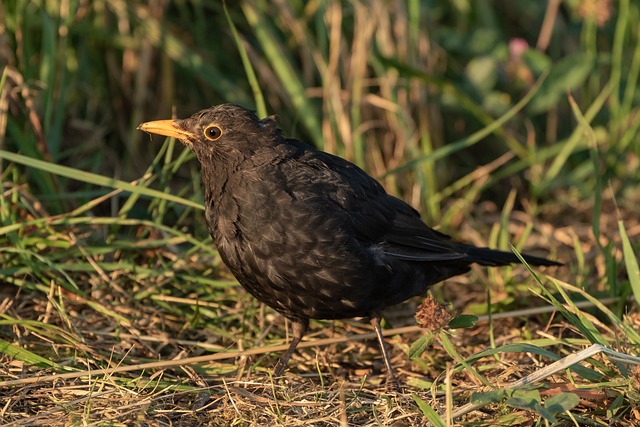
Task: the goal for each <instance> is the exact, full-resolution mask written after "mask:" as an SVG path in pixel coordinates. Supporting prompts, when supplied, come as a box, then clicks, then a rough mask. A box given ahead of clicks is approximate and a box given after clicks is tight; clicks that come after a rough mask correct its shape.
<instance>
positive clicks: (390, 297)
mask: <svg viewBox="0 0 640 427" xmlns="http://www.w3.org/2000/svg"><path fill="white" fill-rule="evenodd" d="M139 129H141V130H144V131H146V132H150V133H156V134H160V135H166V136H172V137H176V138H178V139H180V140H181V141H182V142H183V143H185V144H186V145H187V146H188V147H189V148H191V149H192V150H193V151H194V152H195V154H196V156H197V158H198V161H199V162H200V165H201V167H202V180H203V183H204V188H205V206H206V221H207V225H208V228H209V232H210V234H211V236H212V237H213V240H214V242H215V244H216V245H217V247H218V251H219V253H220V256H221V257H222V260H223V261H224V263H225V264H226V265H227V267H228V268H229V269H230V270H231V272H232V273H233V274H234V276H235V277H236V278H237V279H238V281H239V282H240V284H241V285H242V286H243V287H244V288H245V289H246V290H247V291H249V292H250V293H251V294H252V295H253V296H254V297H256V298H257V299H258V300H260V301H262V302H264V303H265V304H267V305H268V306H270V307H272V308H273V309H275V310H276V311H278V312H280V313H282V314H283V315H284V316H286V317H287V318H288V319H290V320H291V321H292V322H293V326H294V340H293V342H292V343H291V346H290V347H289V350H288V351H287V353H286V354H285V355H284V356H283V357H282V358H281V359H280V362H279V363H278V365H277V367H276V372H275V373H276V375H281V374H282V372H283V370H284V367H285V365H286V363H287V361H288V359H289V358H290V356H291V354H292V353H293V351H294V350H295V347H296V346H297V344H298V342H299V341H300V339H301V338H302V336H303V335H304V333H305V332H306V330H307V327H308V323H309V319H342V318H350V317H358V316H369V317H370V318H371V319H372V324H373V325H374V328H375V330H376V332H377V333H378V338H379V340H380V344H381V348H382V352H383V355H384V357H385V363H386V364H387V368H388V375H389V378H388V379H389V382H390V383H395V378H394V376H393V370H392V369H391V365H390V363H389V358H388V356H387V352H386V349H385V347H384V340H383V339H382V334H381V331H380V325H379V320H380V317H379V316H380V314H379V313H380V310H383V309H384V308H385V307H387V306H390V305H393V304H397V303H399V302H402V301H404V300H406V299H408V298H411V297H413V296H418V295H424V294H425V292H426V291H427V289H428V288H429V287H430V286H431V285H433V284H435V283H438V282H440V281H442V280H444V279H447V278H449V277H451V276H455V275H458V274H463V273H465V272H467V271H469V265H470V264H472V263H478V264H481V265H487V266H499V265H506V264H509V263H514V262H518V259H517V258H516V257H515V255H513V254H511V253H508V252H501V251H496V250H492V249H487V248H477V247H474V246H470V245H465V244H462V243H455V242H452V241H451V240H450V238H449V237H448V236H446V235H445V234H442V233H440V232H438V231H435V230H433V229H431V228H429V227H428V226H427V225H426V224H425V223H424V222H422V220H421V219H420V215H419V213H418V212H417V211H416V210H415V209H413V208H412V207H411V206H409V205H408V204H406V203H405V202H403V201H401V200H400V199H397V198H395V197H393V196H391V195H389V194H387V193H386V191H385V190H384V189H383V187H382V186H381V185H380V184H379V183H378V182H377V181H376V180H374V179H373V178H371V177H370V176H369V175H367V174H366V173H365V172H364V171H363V170H362V169H360V168H358V167H357V166H355V165H354V164H352V163H350V162H348V161H346V160H344V159H342V158H340V157H337V156H334V155H331V154H328V153H325V152H322V151H319V150H316V149H314V148H312V147H310V146H308V145H305V144H303V143H302V142H300V141H297V140H293V139H287V138H285V137H284V136H283V135H282V133H281V131H280V130H279V129H278V128H277V125H276V122H275V120H274V119H273V118H265V119H259V118H258V117H257V116H256V115H255V114H254V113H253V112H251V111H250V110H247V109H245V108H243V107H240V106H237V105H232V104H223V105H218V106H215V107H212V108H209V109H206V110H203V111H200V112H198V113H196V114H194V115H193V116H192V117H190V118H188V119H184V120H162V121H155V122H148V123H143V124H142V125H140V127H139ZM525 259H526V260H527V262H528V263H530V264H533V265H559V264H558V263H556V262H554V261H550V260H547V259H544V258H538V257H533V256H525Z"/></svg>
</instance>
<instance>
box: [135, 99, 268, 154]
mask: <svg viewBox="0 0 640 427" xmlns="http://www.w3.org/2000/svg"><path fill="white" fill-rule="evenodd" d="M138 129H139V130H142V131H144V132H147V133H154V134H157V135H164V136H170V137H173V138H177V139H179V140H180V141H182V142H183V143H184V144H185V145H186V146H187V147H189V148H190V149H191V150H193V151H194V152H195V153H196V156H197V157H198V158H199V159H201V160H202V159H203V158H206V157H211V156H213V155H215V154H216V153H219V154H223V153H235V154H236V155H237V153H238V152H241V153H244V154H245V156H246V155H251V153H252V152H255V151H256V150H257V149H258V147H256V144H270V143H276V142H277V141H278V137H279V131H278V129H277V127H276V124H275V120H274V119H273V117H267V118H266V119H262V120H261V119H259V118H258V117H257V116H256V115H255V114H254V113H253V111H251V110H248V109H246V108H244V107H241V106H239V105H234V104H221V105H216V106H214V107H211V108H207V109H206V110H202V111H199V112H197V113H195V114H194V115H193V116H191V117H189V118H187V119H176V120H156V121H152V122H146V123H142V124H140V126H138Z"/></svg>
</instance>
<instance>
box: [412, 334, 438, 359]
mask: <svg viewBox="0 0 640 427" xmlns="http://www.w3.org/2000/svg"><path fill="white" fill-rule="evenodd" d="M434 338H435V335H434V334H433V333H427V334H425V335H423V336H421V337H420V338H418V339H417V340H416V341H414V343H413V344H411V347H409V352H408V354H409V358H411V359H413V358H415V357H419V356H420V355H421V354H422V353H424V352H425V351H426V350H427V348H429V347H430V346H431V344H433V339H434Z"/></svg>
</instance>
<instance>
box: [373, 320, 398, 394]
mask: <svg viewBox="0 0 640 427" xmlns="http://www.w3.org/2000/svg"><path fill="white" fill-rule="evenodd" d="M370 316H371V325H373V329H374V330H375V331H376V335H377V336H378V343H380V351H381V352H382V358H383V359H384V364H385V365H386V366H387V390H389V391H394V392H395V391H398V380H397V379H396V376H395V374H394V373H393V367H392V366H391V359H390V358H389V352H388V351H387V345H386V344H385V342H384V336H382V328H381V327H380V313H376V312H373V313H371V315H370Z"/></svg>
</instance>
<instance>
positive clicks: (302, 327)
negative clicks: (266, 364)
mask: <svg viewBox="0 0 640 427" xmlns="http://www.w3.org/2000/svg"><path fill="white" fill-rule="evenodd" d="M291 322H292V324H293V325H292V326H293V341H291V344H289V348H288V349H287V352H286V353H285V354H284V355H282V357H281V358H280V360H278V363H276V367H275V368H274V370H273V375H274V376H276V377H281V376H282V374H283V373H284V368H286V366H287V363H289V359H291V356H292V355H293V352H294V351H296V347H298V344H299V343H300V341H301V340H302V337H303V336H304V334H306V333H307V328H308V327H309V319H302V320H291Z"/></svg>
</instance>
